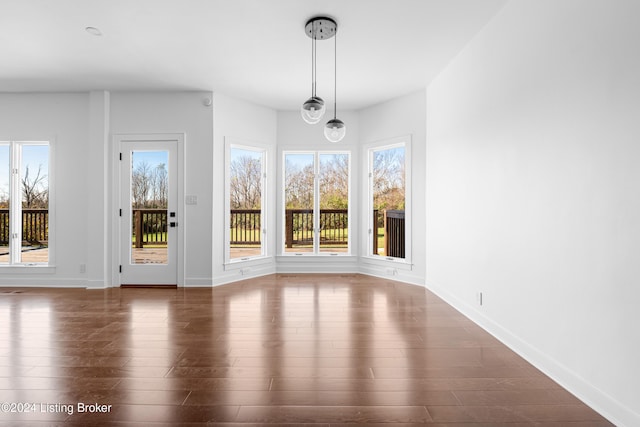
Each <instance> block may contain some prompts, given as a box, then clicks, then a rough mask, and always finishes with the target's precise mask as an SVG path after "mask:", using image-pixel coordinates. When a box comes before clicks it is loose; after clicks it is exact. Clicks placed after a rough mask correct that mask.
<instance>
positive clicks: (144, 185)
mask: <svg viewBox="0 0 640 427" xmlns="http://www.w3.org/2000/svg"><path fill="white" fill-rule="evenodd" d="M151 187H152V183H151V166H149V164H148V163H147V162H144V161H143V162H140V163H138V165H137V166H136V167H135V169H133V171H132V173H131V193H132V194H131V196H132V198H133V207H134V208H137V209H140V208H146V207H149V206H148V205H149V196H150V192H151Z"/></svg>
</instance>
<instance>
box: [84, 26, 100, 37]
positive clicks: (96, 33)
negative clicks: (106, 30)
mask: <svg viewBox="0 0 640 427" xmlns="http://www.w3.org/2000/svg"><path fill="white" fill-rule="evenodd" d="M84 30H85V31H86V32H87V33H89V34H91V35H92V36H101V35H102V31H100V29H99V28H97V27H85V29H84Z"/></svg>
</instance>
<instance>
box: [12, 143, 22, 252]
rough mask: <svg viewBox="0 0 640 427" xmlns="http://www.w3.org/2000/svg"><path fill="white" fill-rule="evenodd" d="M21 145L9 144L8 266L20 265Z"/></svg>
mask: <svg viewBox="0 0 640 427" xmlns="http://www.w3.org/2000/svg"><path fill="white" fill-rule="evenodd" d="M21 149H22V145H21V144H19V143H15V142H11V148H10V151H11V160H10V163H11V165H10V170H11V174H10V177H9V194H10V195H9V200H10V208H9V224H10V225H9V230H10V234H11V235H10V240H9V256H10V261H9V263H10V264H18V263H20V253H21V251H22V198H21V197H20V196H21V195H20V192H21V191H20V190H21V188H20V187H21V183H20V163H21V157H22V156H21V154H22V152H21Z"/></svg>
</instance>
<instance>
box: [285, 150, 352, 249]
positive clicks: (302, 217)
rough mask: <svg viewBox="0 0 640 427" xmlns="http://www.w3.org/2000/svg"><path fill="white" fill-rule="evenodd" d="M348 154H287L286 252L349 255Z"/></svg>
mask: <svg viewBox="0 0 640 427" xmlns="http://www.w3.org/2000/svg"><path fill="white" fill-rule="evenodd" d="M350 161H351V160H350V154H349V153H348V152H285V153H284V205H285V206H284V226H283V231H284V236H283V248H284V249H283V252H284V253H285V254H292V255H305V254H329V255H338V254H348V253H349V252H350V241H349V234H350V233H349V200H350V199H349V175H350V168H351V166H350Z"/></svg>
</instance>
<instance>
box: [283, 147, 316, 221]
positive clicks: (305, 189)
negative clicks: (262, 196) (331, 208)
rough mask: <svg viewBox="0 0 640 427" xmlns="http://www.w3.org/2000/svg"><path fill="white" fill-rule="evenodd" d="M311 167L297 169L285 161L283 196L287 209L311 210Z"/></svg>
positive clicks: (309, 165) (291, 163) (312, 179)
mask: <svg viewBox="0 0 640 427" xmlns="http://www.w3.org/2000/svg"><path fill="white" fill-rule="evenodd" d="M313 181H314V174H313V165H312V164H308V165H305V166H304V167H302V168H299V167H297V166H296V165H295V164H294V163H293V162H291V161H289V160H288V159H287V161H286V164H285V189H286V191H285V194H286V201H285V203H286V207H287V209H311V208H313Z"/></svg>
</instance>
